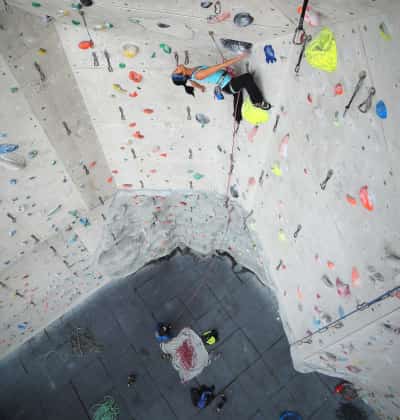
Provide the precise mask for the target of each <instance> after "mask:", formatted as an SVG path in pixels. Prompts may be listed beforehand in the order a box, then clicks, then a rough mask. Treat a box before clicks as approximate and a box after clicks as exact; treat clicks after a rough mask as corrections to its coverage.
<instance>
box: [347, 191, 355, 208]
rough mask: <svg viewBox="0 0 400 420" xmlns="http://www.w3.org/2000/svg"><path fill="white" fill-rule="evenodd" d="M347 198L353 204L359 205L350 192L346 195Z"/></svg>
mask: <svg viewBox="0 0 400 420" xmlns="http://www.w3.org/2000/svg"><path fill="white" fill-rule="evenodd" d="M346 200H347V202H348V203H349V204H350V205H352V206H356V205H357V200H356V199H355V198H354V197H352V196H351V195H349V194H347V195H346Z"/></svg>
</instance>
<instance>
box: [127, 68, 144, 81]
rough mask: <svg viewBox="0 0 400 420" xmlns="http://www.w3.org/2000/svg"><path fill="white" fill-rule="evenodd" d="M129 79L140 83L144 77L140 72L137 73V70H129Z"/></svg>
mask: <svg viewBox="0 0 400 420" xmlns="http://www.w3.org/2000/svg"><path fill="white" fill-rule="evenodd" d="M129 79H130V80H132V82H135V83H140V82H141V81H142V79H143V76H142V75H141V74H140V73H136V72H135V71H133V70H131V71H130V72H129Z"/></svg>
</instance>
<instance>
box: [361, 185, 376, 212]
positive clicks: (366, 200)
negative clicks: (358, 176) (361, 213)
mask: <svg viewBox="0 0 400 420" xmlns="http://www.w3.org/2000/svg"><path fill="white" fill-rule="evenodd" d="M360 201H361V204H362V205H363V207H364V208H366V209H367V210H368V211H372V210H374V204H373V202H372V197H371V196H370V194H369V193H368V186H367V185H364V186H363V187H361V188H360Z"/></svg>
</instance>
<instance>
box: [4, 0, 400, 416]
mask: <svg viewBox="0 0 400 420" xmlns="http://www.w3.org/2000/svg"><path fill="white" fill-rule="evenodd" d="M13 6H18V7H17V8H15V7H13ZM222 6H223V10H224V11H229V12H230V13H231V15H234V14H235V13H237V12H239V11H243V8H244V7H245V8H246V9H247V11H249V12H250V13H252V14H253V15H254V17H255V21H254V23H253V24H252V25H250V26H249V27H247V28H237V27H236V26H235V25H234V24H233V22H232V19H231V18H230V19H228V20H227V21H226V22H223V23H220V24H214V25H212V24H208V23H207V20H206V18H207V16H208V15H209V14H210V13H212V8H211V9H202V8H200V7H199V2H198V1H186V0H185V1H183V0H182V1H180V0H179V1H173V2H171V1H169V0H168V1H167V0H157V1H155V2H152V3H151V6H150V5H149V4H148V2H144V1H143V2H136V1H129V0H124V1H119V0H115V1H112V2H109V1H97V2H95V5H94V6H93V7H91V8H88V9H85V13H86V18H87V22H88V27H89V30H90V32H91V34H92V37H93V39H94V49H93V50H85V51H84V50H81V49H79V48H78V43H79V42H80V41H82V40H85V39H87V37H88V35H87V33H86V31H85V29H84V25H83V21H82V19H81V17H80V16H79V14H78V13H77V11H76V10H75V9H73V8H72V7H71V5H69V4H68V5H67V4H66V3H65V2H64V1H62V0H51V1H42V2H40V7H33V6H32V2H30V1H25V0H12V1H11V0H10V1H8V2H2V3H1V14H0V24H1V29H0V52H1V55H2V59H1V69H2V70H1V88H2V92H3V91H4V95H3V94H2V96H1V99H0V100H1V101H2V102H1V127H0V131H1V132H2V133H4V134H2V137H4V139H3V138H2V139H1V141H2V142H3V141H4V142H7V143H16V144H18V145H19V146H20V148H19V150H18V151H17V152H16V153H18V154H19V155H20V157H24V158H25V160H26V167H25V168H24V169H21V170H19V171H13V170H11V169H10V168H9V167H8V166H6V165H4V164H1V166H0V170H1V172H0V176H1V178H0V182H1V188H2V189H1V197H0V200H1V202H0V210H1V224H0V226H1V229H0V235H1V237H0V243H1V245H0V246H1V263H2V264H3V265H2V270H1V289H0V319H1V340H0V351H1V354H5V353H7V352H8V351H10V350H11V349H13V348H15V347H16V346H18V345H19V344H20V343H21V342H23V341H24V340H26V338H28V337H29V336H31V335H32V334H34V333H35V332H38V331H40V330H41V329H42V328H43V327H44V326H46V325H47V324H48V323H49V322H51V321H52V320H54V319H55V318H57V317H58V316H59V315H61V314H62V313H63V312H65V311H66V310H67V308H69V307H71V306H73V305H75V304H77V303H78V302H80V301H82V300H83V299H84V298H85V297H86V296H88V295H89V294H90V293H93V292H94V291H95V290H96V289H97V288H99V287H101V286H102V285H103V284H107V283H109V281H110V280H115V278H114V277H113V276H109V275H107V274H106V273H103V272H101V271H100V268H99V267H100V266H96V265H93V264H92V263H93V261H95V260H96V258H95V257H96V256H97V255H98V252H99V249H100V250H101V249H102V247H103V245H104V244H101V246H100V247H98V245H99V242H100V240H101V239H100V238H101V237H102V236H101V235H102V230H103V223H104V222H107V217H108V214H107V211H106V210H107V209H106V207H105V206H107V205H108V204H107V198H109V197H111V196H112V195H113V193H114V192H115V190H116V189H117V188H118V189H124V190H128V191H130V193H132V194H133V195H135V194H137V195H139V196H140V195H146V196H150V197H152V198H153V199H154V200H155V201H157V200H158V198H157V197H158V196H159V195H160V194H161V192H163V193H164V192H167V194H170V195H171V197H172V196H174V195H173V193H177V194H178V195H179V194H181V195H182V194H183V195H184V194H186V193H187V194H190V195H192V194H193V193H196V192H201V194H202V196H203V194H206V195H207V194H209V197H210V200H209V201H208V202H206V201H202V203H201V204H200V202H199V203H197V205H198V207H197V208H196V212H195V213H196V214H197V215H198V218H197V219H193V218H190V216H189V214H188V210H189V209H186V210H183V209H182V206H183V205H182V204H180V201H185V200H179V202H177V203H175V206H176V207H174V204H173V203H170V206H169V208H168V210H169V211H168V214H165V215H164V216H165V217H166V218H165V219H163V220H164V221H165V222H168V223H169V222H172V223H171V224H170V226H169V227H168V229H167V228H166V225H165V224H162V223H159V222H157V221H155V222H154V220H155V216H157V214H155V215H154V208H153V200H152V201H151V203H150V205H149V206H147V207H145V208H143V207H142V204H141V203H140V200H139V201H138V204H136V203H135V202H134V201H133V202H132V204H131V206H132V208H131V209H130V210H131V212H132V214H137V215H138V218H137V219H138V220H139V221H140V222H143V223H150V224H151V223H153V222H154V227H152V229H151V230H149V229H142V228H141V226H140V223H138V225H137V226H136V227H135V231H134V232H133V236H132V237H133V238H136V239H137V238H140V235H141V234H142V233H143V232H147V233H149V232H151V235H150V236H144V237H143V247H140V246H137V242H136V243H135V244H136V245H135V248H134V249H135V250H136V251H133V249H132V248H131V247H130V243H129V241H126V242H125V243H122V244H119V243H115V244H114V243H112V242H110V243H108V245H110V246H109V251H110V252H111V254H109V255H112V252H116V251H117V250H119V251H122V254H121V255H124V257H125V258H126V261H124V264H125V267H132V270H135V269H136V268H138V267H139V266H140V265H143V264H145V263H146V262H147V261H148V260H150V259H152V258H154V257H157V255H156V254H157V253H158V255H165V254H166V253H168V252H169V251H170V248H171V247H172V244H171V243H168V238H174V240H177V238H178V236H179V235H180V234H179V235H178V233H180V232H184V235H180V238H179V239H181V238H184V239H185V240H186V242H187V243H186V245H188V246H190V241H192V240H193V236H196V235H197V237H196V244H197V245H198V246H199V247H200V248H202V249H207V250H210V249H211V250H212V248H213V245H214V240H215V238H216V237H218V235H219V232H217V233H216V227H218V226H221V225H223V221H224V220H227V219H228V220H229V212H230V211H232V209H233V208H235V209H239V208H240V211H239V210H238V212H237V214H239V213H240V214H241V217H242V218H243V217H246V220H245V222H246V223H243V224H241V223H239V222H240V218H236V221H237V222H238V223H235V224H232V225H231V226H232V228H233V230H232V233H233V232H234V233H235V235H234V236H232V237H228V238H229V243H227V244H226V247H225V248H224V249H225V250H226V249H227V250H228V251H229V252H231V253H232V255H235V257H236V258H238V256H240V255H241V256H246V257H249V258H246V260H243V261H241V263H242V264H244V265H246V266H248V267H250V268H253V269H254V270H255V271H256V268H257V267H261V266H262V267H264V269H265V271H264V272H263V273H259V277H260V278H261V279H263V280H264V281H265V283H266V284H268V285H270V286H271V287H272V290H273V291H274V293H275V296H276V298H277V301H278V305H279V311H280V316H281V319H282V322H283V326H284V330H285V333H286V335H287V337H288V341H289V342H290V344H291V354H292V357H293V361H294V365H295V367H296V369H297V370H298V371H302V372H311V371H319V372H324V373H328V374H330V375H337V376H341V377H343V378H346V379H348V380H350V381H352V382H354V383H355V384H356V385H357V386H359V387H361V388H362V389H363V392H362V394H363V398H364V399H365V400H367V401H368V402H369V403H371V404H372V405H373V406H374V407H376V408H377V409H378V410H380V412H382V413H385V415H387V416H389V417H392V418H393V417H395V416H396V415H397V414H398V412H399V407H400V394H399V390H400V384H399V382H398V378H399V376H398V375H396V373H398V372H399V369H400V360H399V352H398V351H397V349H398V340H399V334H398V331H399V330H400V327H399V325H400V324H399V322H400V320H399V316H400V315H399V313H400V312H399V299H398V298H399V297H400V294H399V293H397V294H396V293H391V294H390V295H387V296H388V297H387V299H385V300H380V301H378V302H376V303H375V304H374V305H372V306H371V307H366V306H365V305H364V303H365V302H370V301H373V300H375V299H376V298H379V296H382V295H384V294H385V293H387V292H388V291H390V290H393V289H394V288H395V287H399V281H400V280H399V271H400V267H399V260H400V259H399V255H400V239H399V232H400V229H399V222H398V217H397V213H398V209H399V205H400V194H399V176H398V174H397V170H396V167H397V162H398V160H399V153H400V150H399V146H398V141H397V126H398V123H397V121H398V120H399V118H400V108H399V86H400V84H399V71H400V68H399V59H398V50H399V39H400V32H399V31H400V29H399V25H398V21H399V16H400V3H399V2H398V1H394V0H376V1H372V0H371V1H369V0H353V1H352V2H346V1H344V0H335V1H331V2H329V4H327V3H326V2H322V1H313V2H312V3H311V7H312V9H313V10H314V11H316V12H318V13H320V14H321V27H322V26H325V25H327V26H329V27H330V28H331V29H332V30H333V32H334V34H335V38H336V42H337V49H338V67H337V69H336V71H335V72H333V73H324V72H321V71H319V70H316V69H315V68H312V67H311V66H309V65H308V63H307V62H306V61H304V62H303V64H302V67H301V70H300V72H299V75H298V76H295V75H294V71H293V69H294V66H295V63H296V61H297V58H298V55H299V52H300V47H297V46H294V45H293V44H292V42H291V39H292V33H293V29H294V27H295V25H296V21H297V14H296V7H297V6H298V4H297V1H294V0H290V1H278V0H273V1H267V2H265V1H264V2H260V1H258V0H254V1H251V2H247V3H246V5H245V6H244V5H243V4H241V3H240V2H238V1H236V0H235V1H231V2H229V3H228V2H227V3H226V4H225V2H223V4H222ZM46 15H49V16H52V17H53V18H54V20H53V21H52V22H49V19H46V18H45V17H46ZM107 22H108V23H112V24H113V27H112V28H110V27H109V26H108V28H109V29H107V26H105V23H107ZM160 24H163V25H161V26H164V27H160ZM382 24H384V26H385V28H386V29H385V30H386V31H387V32H388V34H389V35H390V37H391V39H390V40H387V39H386V40H385V39H384V38H383V37H382V36H381V35H380V29H379V27H380V26H381V25H382ZM165 25H170V26H169V27H165ZM321 27H317V28H311V27H309V26H306V29H307V31H308V32H309V33H311V34H312V35H313V36H314V37H315V36H317V34H318V31H319V30H320V29H321ZM209 30H212V31H214V32H215V36H216V39H218V38H219V37H226V38H234V39H239V40H244V41H250V42H253V44H254V46H253V50H252V54H251V56H250V57H249V58H248V60H247V61H248V67H249V69H250V71H254V72H255V77H256V79H257V82H258V83H259V84H260V86H261V87H262V89H263V92H264V94H265V96H266V99H268V100H269V101H270V102H271V103H272V104H273V105H274V107H273V109H272V110H271V112H270V121H269V122H268V123H267V124H264V125H263V126H261V127H259V129H258V132H257V133H256V135H255V137H252V136H250V134H251V133H252V127H251V126H250V125H248V124H246V123H243V124H242V125H241V127H240V130H239V132H238V135H237V137H235V138H232V119H231V113H232V104H231V98H229V97H228V98H226V100H225V101H222V102H218V101H215V100H214V99H213V95H212V87H209V88H208V89H207V91H206V93H205V94H197V95H196V98H192V97H189V96H188V95H186V94H185V93H184V91H183V89H178V88H176V87H174V86H173V85H172V84H171V82H170V79H169V75H170V72H171V70H172V69H173V67H174V64H175V60H174V56H173V54H167V53H165V52H164V51H162V50H161V49H160V43H162V42H164V43H167V44H168V45H170V46H171V48H172V50H173V51H177V52H178V53H179V57H180V60H181V61H182V60H183V57H184V51H188V55H189V65H193V66H196V65H199V64H203V63H204V64H213V63H216V62H219V61H220V56H219V53H218V52H217V51H216V49H215V48H214V46H213V44H212V42H211V39H210V37H209V35H208V31H209ZM125 42H134V43H135V44H137V45H138V47H139V54H138V56H137V57H135V58H133V59H126V58H124V57H123V55H122V49H121V47H122V45H123V43H125ZM265 44H272V45H273V47H274V49H275V51H276V55H277V62H276V63H275V64H267V63H265V58H264V55H263V47H264V45H265ZM40 48H42V49H45V50H46V52H45V53H44V54H43V53H42V52H43V50H40ZM104 50H107V51H108V52H109V54H110V57H111V64H112V66H113V71H112V72H110V71H109V70H108V66H107V62H106V59H105V56H104ZM92 52H95V53H96V54H97V57H98V60H99V66H94V62H93V56H92ZM224 54H225V55H226V56H231V53H230V52H228V51H225V50H224ZM35 62H36V63H37V64H39V66H40V69H41V70H42V71H43V74H44V75H45V80H41V76H40V73H39V72H38V71H37V69H36V68H35V66H34V63H35ZM245 67H246V63H242V64H241V66H238V68H237V71H238V72H241V71H244V69H245ZM131 70H135V71H138V72H140V73H142V75H143V81H142V82H141V83H140V84H135V83H133V82H132V81H131V80H129V77H128V74H129V71H131ZM361 70H365V71H366V72H367V79H366V81H365V83H364V86H363V87H362V89H361V90H360V92H359V94H358V95H357V97H356V100H355V102H354V106H353V107H352V109H351V110H350V112H349V113H348V114H347V116H346V118H342V113H343V110H344V106H345V104H346V103H347V101H348V100H349V98H350V96H351V94H352V90H353V89H354V86H355V84H356V81H357V77H358V74H359V72H360V71H361ZM42 78H43V77H42ZM337 83H341V84H342V85H343V88H344V94H343V95H335V94H334V87H335V85H336V84H337ZM113 84H114V85H115V84H119V85H120V86H121V87H122V90H121V89H120V90H119V91H116V90H115V88H113ZM371 86H374V87H375V88H376V95H375V97H374V98H373V101H372V108H371V110H370V111H369V112H368V113H366V114H361V113H360V112H359V111H358V110H357V106H358V104H360V103H361V102H362V101H363V100H365V99H366V97H367V94H368V88H369V87H371ZM124 90H126V92H124ZM129 94H131V95H129ZM134 94H135V95H134ZM136 95H137V96H136ZM378 100H384V102H385V103H386V106H387V108H388V118H387V119H385V120H381V119H379V118H378V117H377V115H376V113H375V105H376V103H377V101H378ZM188 106H189V107H190V109H191V115H192V119H191V120H188V119H187V114H186V108H187V107H188ZM120 107H121V109H122V110H123V115H121V111H120ZM148 108H150V109H152V110H153V111H154V112H153V113H152V114H148V113H145V112H143V111H144V109H148ZM196 113H204V114H206V115H207V116H208V117H209V118H210V123H209V124H208V125H206V126H205V127H204V128H201V127H200V125H199V124H198V123H197V121H196V120H195V118H194V116H195V115H196ZM336 115H337V116H336ZM278 116H279V118H280V119H279V123H278V124H277V128H276V130H273V127H274V124H275V121H276V119H277V117H278ZM64 123H66V125H65V124H64ZM135 124H136V125H135ZM66 127H68V129H66ZM137 131H138V132H140V134H141V135H142V136H143V137H142V138H140V137H141V136H139V135H138V133H136V134H135V132H137ZM287 135H288V137H287ZM285 138H288V139H289V140H288V150H287V154H286V153H283V152H282V148H281V143H282V141H283V139H285ZM34 150H37V151H38V152H39V154H38V156H36V157H32V154H31V153H30V152H32V151H34ZM277 166H279V167H280V168H281V170H282V175H281V176H276V175H275V174H274V173H273V171H272V168H274V167H275V168H276V167H277ZM329 169H332V170H333V177H332V179H331V180H330V181H329V182H328V184H327V188H326V189H325V190H322V189H321V187H320V183H322V182H323V180H324V178H325V177H326V174H327V171H328V170H329ZM363 186H368V191H369V193H370V197H371V199H372V200H373V202H374V210H373V211H371V212H368V211H367V210H366V209H365V208H364V207H363V206H362V205H361V203H360V200H359V191H360V188H361V187H363ZM231 187H234V188H235V189H236V191H237V194H234V195H235V197H234V196H232V194H231ZM222 195H227V197H229V201H228V202H227V206H226V212H225V214H222V211H221V210H223V209H221V208H220V206H219V205H220V203H221V200H220V198H221V196H222ZM347 195H350V196H352V197H353V198H354V201H353V202H355V203H356V205H355V206H354V207H353V206H351V205H350V204H349V202H348V201H347V200H346V196H347ZM104 202H105V203H106V204H105V206H104V205H103V203H104ZM212 203H215V204H216V205H217V207H216V208H215V209H210V205H211V206H212ZM235 211H236V210H235ZM10 216H11V217H10ZM207 218H208V222H207ZM198 220H199V221H200V223H199V224H198V223H197V222H198ZM243 221H244V220H243ZM87 222H90V224H89V223H87ZM299 225H301V227H302V229H301V231H300V232H299V234H298V235H297V236H296V237H294V233H295V231H296V230H297V228H298V226H299ZM240 226H241V227H242V230H240ZM165 233H167V234H168V235H167V236H168V237H166V238H165V241H164V244H163V241H162V239H161V237H162V235H163V234H165ZM108 234H110V231H109V226H107V228H106V230H105V231H104V233H103V237H106V236H107V235H108ZM104 235H105V236H104ZM111 236H112V235H111ZM249 237H251V238H252V240H251V241H249V240H248V239H249ZM231 239H232V241H231ZM152 241H154V242H152ZM193 243H195V242H193ZM114 245H115V246H114ZM120 245H124V247H121V246H120ZM133 245H134V244H133ZM250 246H251V247H250ZM96 248H98V249H97V250H96ZM122 248H123V249H122ZM196 249H199V248H196ZM144 250H148V251H151V253H150V252H149V253H148V254H146V252H145V251H144ZM139 251H140V252H139ZM142 251H143V252H142ZM156 251H157V252H156ZM129 259H130V261H128V260H129ZM238 260H240V259H239V258H238ZM123 274H124V275H125V274H128V273H127V272H126V271H125V272H124V273H123ZM326 276H327V277H328V279H329V281H327V280H326V278H327V277H326ZM332 286H333V287H332ZM343 290H345V291H346V293H343ZM384 296H385V295H384ZM358 308H359V309H365V310H362V311H361V310H357V309H358ZM353 311H354V312H353ZM349 314H350V315H349ZM262 322H263V321H262V320H260V323H262ZM326 326H329V328H328V329H325V327H326ZM303 339H305V341H302V340H303ZM382 354H384V355H385V357H382Z"/></svg>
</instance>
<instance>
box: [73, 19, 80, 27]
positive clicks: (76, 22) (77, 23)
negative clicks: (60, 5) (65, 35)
mask: <svg viewBox="0 0 400 420" xmlns="http://www.w3.org/2000/svg"><path fill="white" fill-rule="evenodd" d="M72 23H73V24H74V25H75V26H79V25H80V24H81V22H80V21H79V20H75V19H72Z"/></svg>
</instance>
